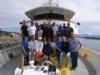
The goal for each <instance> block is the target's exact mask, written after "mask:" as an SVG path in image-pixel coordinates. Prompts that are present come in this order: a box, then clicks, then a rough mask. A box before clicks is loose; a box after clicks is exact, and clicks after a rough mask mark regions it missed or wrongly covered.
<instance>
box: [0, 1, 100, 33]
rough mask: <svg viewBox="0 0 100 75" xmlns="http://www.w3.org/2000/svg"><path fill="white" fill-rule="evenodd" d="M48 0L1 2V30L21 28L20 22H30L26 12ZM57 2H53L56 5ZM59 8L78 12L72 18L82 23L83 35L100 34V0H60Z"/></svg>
mask: <svg viewBox="0 0 100 75" xmlns="http://www.w3.org/2000/svg"><path fill="white" fill-rule="evenodd" d="M47 1H48V0H0V28H15V27H16V28H19V27H20V25H19V22H20V21H22V20H23V19H24V20H28V17H27V16H26V15H25V12H26V11H28V10H30V9H32V8H36V7H39V6H41V5H43V4H44V3H46V2H47ZM56 1H57V0H53V2H54V3H55V2H56ZM58 2H59V6H60V7H64V8H68V9H71V10H73V11H74V12H76V14H75V16H74V17H73V18H72V20H73V21H75V22H80V23H81V25H80V26H79V31H80V32H81V33H96V34H100V0H58Z"/></svg>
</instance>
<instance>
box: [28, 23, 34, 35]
mask: <svg viewBox="0 0 100 75" xmlns="http://www.w3.org/2000/svg"><path fill="white" fill-rule="evenodd" d="M28 32H29V35H35V33H36V27H35V26H34V25H33V26H29V27H28Z"/></svg>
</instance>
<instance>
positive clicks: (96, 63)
mask: <svg viewBox="0 0 100 75" xmlns="http://www.w3.org/2000/svg"><path fill="white" fill-rule="evenodd" d="M79 54H80V56H81V57H82V58H83V59H84V60H85V61H87V63H89V64H90V65H91V67H92V68H93V70H94V72H95V73H96V74H95V75H100V53H99V52H96V51H95V50H91V49H88V48H81V49H80V51H79Z"/></svg>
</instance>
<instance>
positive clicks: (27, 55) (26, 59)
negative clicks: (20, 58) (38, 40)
mask: <svg viewBox="0 0 100 75" xmlns="http://www.w3.org/2000/svg"><path fill="white" fill-rule="evenodd" d="M24 65H29V52H27V53H25V54H24Z"/></svg>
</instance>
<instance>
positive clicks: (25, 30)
mask: <svg viewBox="0 0 100 75" xmlns="http://www.w3.org/2000/svg"><path fill="white" fill-rule="evenodd" d="M27 29H28V27H27V25H26V23H25V20H24V21H23V23H22V26H21V34H22V40H23V41H24V40H25V37H28V31H27Z"/></svg>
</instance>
